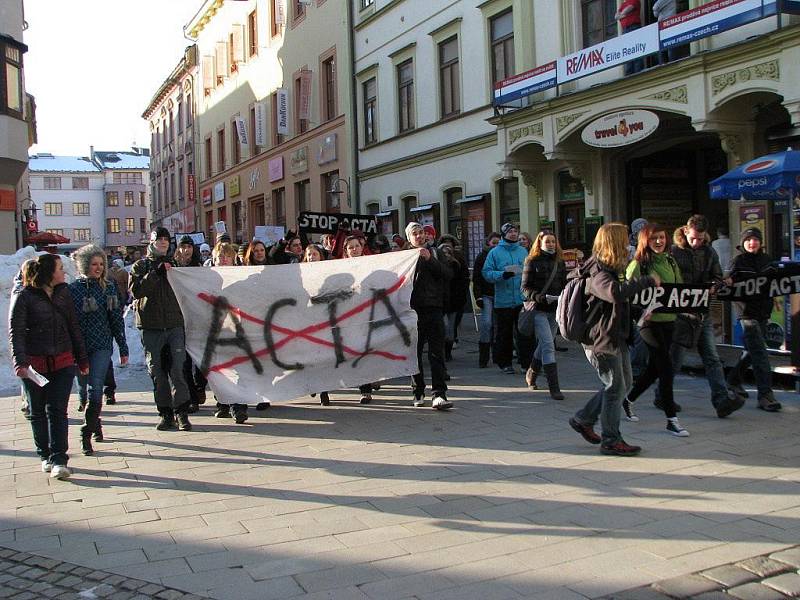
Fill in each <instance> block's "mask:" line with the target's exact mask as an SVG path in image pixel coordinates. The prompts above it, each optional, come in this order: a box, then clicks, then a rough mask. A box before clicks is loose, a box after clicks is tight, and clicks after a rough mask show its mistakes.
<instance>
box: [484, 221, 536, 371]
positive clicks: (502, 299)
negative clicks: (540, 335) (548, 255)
mask: <svg viewBox="0 0 800 600" xmlns="http://www.w3.org/2000/svg"><path fill="white" fill-rule="evenodd" d="M500 232H501V234H502V236H503V237H502V239H501V240H500V243H499V244H498V245H497V246H496V247H495V248H492V250H490V251H489V254H488V256H487V257H486V262H484V264H483V269H482V270H481V272H482V273H483V278H484V279H485V280H486V281H487V282H489V283H492V284H494V318H495V326H494V329H495V339H494V362H495V363H496V364H497V366H498V367H500V369H501V370H502V371H503V372H504V373H507V374H509V375H514V374H515V373H516V371H515V370H514V366H513V365H512V362H513V353H514V339H515V338H516V340H517V344H516V346H517V356H518V357H519V362H520V365H521V366H522V369H523V370H524V371H527V370H528V367H529V366H530V359H531V341H532V340H531V339H530V338H528V337H527V336H522V335H519V330H518V328H517V319H518V318H519V311H520V310H521V309H522V292H521V290H520V286H521V284H522V266H523V264H524V263H525V259H526V258H527V256H528V253H527V252H525V249H524V248H522V247H521V246H520V245H519V244H518V243H517V240H518V237H519V230H518V229H517V227H516V226H515V225H513V224H511V223H506V224H505V225H503V226H502V227H501V228H500Z"/></svg>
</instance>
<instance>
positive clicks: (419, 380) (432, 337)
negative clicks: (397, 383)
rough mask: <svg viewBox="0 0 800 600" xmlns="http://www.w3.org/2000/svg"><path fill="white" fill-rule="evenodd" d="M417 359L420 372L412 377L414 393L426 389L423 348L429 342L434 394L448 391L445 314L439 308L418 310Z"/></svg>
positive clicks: (419, 392)
mask: <svg viewBox="0 0 800 600" xmlns="http://www.w3.org/2000/svg"><path fill="white" fill-rule="evenodd" d="M417 331H418V340H417V361H418V363H419V373H417V374H416V375H414V377H413V378H412V386H413V388H414V393H415V394H418V395H421V394H422V393H423V392H424V391H425V372H424V370H423V367H422V349H423V347H424V346H425V344H426V343H427V344H428V363H429V364H430V366H431V389H432V390H433V393H434V394H439V395H441V396H444V395H445V394H446V393H447V383H445V380H444V376H445V369H444V316H443V314H442V310H441V309H439V308H423V309H420V310H418V311H417Z"/></svg>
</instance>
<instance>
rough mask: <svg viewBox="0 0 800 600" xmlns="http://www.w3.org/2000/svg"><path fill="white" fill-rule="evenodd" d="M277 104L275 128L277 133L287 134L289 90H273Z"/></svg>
mask: <svg viewBox="0 0 800 600" xmlns="http://www.w3.org/2000/svg"><path fill="white" fill-rule="evenodd" d="M275 98H276V100H277V104H278V115H277V129H278V134H279V135H288V134H289V92H288V90H286V88H279V89H278V90H276V91H275Z"/></svg>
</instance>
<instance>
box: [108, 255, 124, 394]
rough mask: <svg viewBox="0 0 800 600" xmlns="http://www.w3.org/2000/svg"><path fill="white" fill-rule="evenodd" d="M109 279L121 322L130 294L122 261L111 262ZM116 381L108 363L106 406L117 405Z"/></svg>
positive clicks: (110, 364)
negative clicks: (112, 282) (116, 296)
mask: <svg viewBox="0 0 800 600" xmlns="http://www.w3.org/2000/svg"><path fill="white" fill-rule="evenodd" d="M109 275H110V277H109V278H110V279H112V280H113V281H114V283H115V284H116V286H117V295H118V296H119V305H120V306H121V307H122V315H123V322H124V318H125V307H126V306H128V304H130V303H131V300H130V292H129V291H128V288H129V287H130V276H129V275H128V271H127V270H126V269H125V263H124V262H123V261H122V259H120V258H118V259H115V260H114V261H112V264H111V267H110V272H109ZM116 392H117V380H116V378H115V377H114V364H113V362H112V361H108V371H106V381H105V385H104V386H103V395H104V396H105V398H106V404H116V403H117V394H116Z"/></svg>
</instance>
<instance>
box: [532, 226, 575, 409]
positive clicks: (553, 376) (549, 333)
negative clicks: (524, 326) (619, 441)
mask: <svg viewBox="0 0 800 600" xmlns="http://www.w3.org/2000/svg"><path fill="white" fill-rule="evenodd" d="M566 281H567V267H566V265H565V264H564V256H563V252H562V250H561V245H560V244H559V243H558V239H556V236H555V235H553V234H552V233H548V232H540V233H539V235H537V236H536V239H535V240H534V242H533V246H532V248H531V250H530V253H529V254H528V258H526V259H525V267H524V269H523V271H522V293H523V296H524V297H525V299H526V300H528V301H533V302H535V305H534V310H533V319H534V321H533V322H534V331H535V333H536V342H537V344H536V349H535V350H534V352H533V356H532V357H531V366H530V367H528V371H527V373H526V374H525V379H526V381H527V383H528V386H529V387H530V388H532V389H537V388H536V378H537V376H538V374H539V371H541V370H542V369H544V373H545V376H546V377H547V385H548V387H549V389H550V397H551V398H553V399H554V400H563V399H564V394H562V393H561V388H560V387H559V384H558V367H557V365H556V348H555V334H556V329H557V325H556V305H557V304H558V301H557V300H554V301H550V300H548V299H547V297H548V296H558V295H559V294H560V293H561V290H563V289H564V284H565V283H566Z"/></svg>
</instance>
